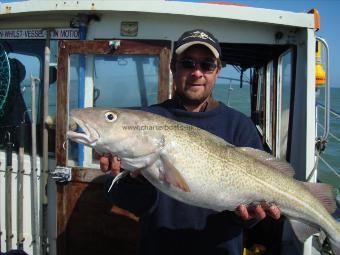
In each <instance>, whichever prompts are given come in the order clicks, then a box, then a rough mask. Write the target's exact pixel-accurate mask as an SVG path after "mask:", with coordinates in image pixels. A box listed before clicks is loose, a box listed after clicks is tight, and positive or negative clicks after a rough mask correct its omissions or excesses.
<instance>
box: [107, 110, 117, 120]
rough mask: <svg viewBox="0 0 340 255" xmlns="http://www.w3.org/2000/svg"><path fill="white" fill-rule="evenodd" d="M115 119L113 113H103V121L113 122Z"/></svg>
mask: <svg viewBox="0 0 340 255" xmlns="http://www.w3.org/2000/svg"><path fill="white" fill-rule="evenodd" d="M116 119H117V114H115V113H114V112H107V113H105V120H106V121H107V122H114V121H115V120H116Z"/></svg>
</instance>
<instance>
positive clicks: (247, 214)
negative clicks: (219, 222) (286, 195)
mask: <svg viewBox="0 0 340 255" xmlns="http://www.w3.org/2000/svg"><path fill="white" fill-rule="evenodd" d="M236 214H237V215H238V216H240V217H241V218H242V219H243V220H251V219H255V218H256V219H259V220H263V219H264V218H265V217H266V216H267V215H269V216H270V217H272V218H273V219H275V220H278V219H279V218H280V217H281V211H280V209H279V208H278V207H277V206H275V205H268V204H265V203H262V204H257V205H256V206H253V205H251V206H246V205H240V206H239V207H238V208H237V210H236Z"/></svg>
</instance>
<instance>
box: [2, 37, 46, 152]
mask: <svg viewBox="0 0 340 255" xmlns="http://www.w3.org/2000/svg"><path fill="white" fill-rule="evenodd" d="M1 43H3V45H5V48H6V50H7V54H8V58H9V63H10V84H9V88H8V93H7V97H6V99H5V102H4V105H3V108H2V109H1V113H0V144H2V145H3V144H4V143H5V142H7V141H5V140H7V137H8V135H7V134H8V133H9V134H10V137H11V142H12V143H13V145H14V150H18V148H19V145H20V139H21V135H20V128H19V127H20V125H21V123H23V124H22V125H24V130H25V131H24V137H23V141H24V147H25V152H26V153H30V151H31V147H32V141H31V120H32V89H31V81H32V79H31V75H32V76H33V77H34V78H35V79H34V81H35V102H36V104H35V110H36V123H37V124H39V123H40V118H39V117H38V115H39V112H40V109H39V105H40V93H41V91H40V87H41V86H40V85H41V84H42V83H41V82H40V81H41V79H42V74H41V70H42V66H41V61H40V58H39V53H40V52H39V49H40V48H39V46H40V44H39V43H40V42H39V41H38V42H34V43H33V45H31V48H30V47H29V46H28V45H27V41H26V40H8V41H1ZM33 46H34V47H33ZM37 132H39V129H38V128H37ZM39 138H40V136H39V134H37V139H38V140H37V142H36V144H37V145H38V146H39V144H40V143H39ZM38 151H39V148H38Z"/></svg>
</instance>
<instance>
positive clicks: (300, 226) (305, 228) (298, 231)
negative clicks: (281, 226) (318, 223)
mask: <svg viewBox="0 0 340 255" xmlns="http://www.w3.org/2000/svg"><path fill="white" fill-rule="evenodd" d="M289 223H290V225H291V226H292V228H293V231H294V233H295V235H296V237H297V238H298V239H299V241H300V242H301V243H303V242H304V241H306V239H307V238H308V237H310V236H311V235H313V234H315V233H319V232H320V230H319V229H316V228H314V227H312V226H310V225H307V224H305V223H303V222H301V221H297V220H293V219H289Z"/></svg>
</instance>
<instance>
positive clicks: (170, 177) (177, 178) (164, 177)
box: [159, 155, 190, 192]
mask: <svg viewBox="0 0 340 255" xmlns="http://www.w3.org/2000/svg"><path fill="white" fill-rule="evenodd" d="M161 161H162V166H161V169H160V171H159V179H160V180H161V181H164V182H166V183H168V184H170V185H172V186H174V187H177V188H179V189H181V190H182V191H184V192H189V191H190V189H189V186H188V184H187V183H186V181H185V180H184V178H183V176H182V175H181V173H180V172H179V171H178V170H177V169H176V167H174V166H173V164H172V163H171V162H170V161H169V159H168V158H167V157H166V156H163V155H162V156H161Z"/></svg>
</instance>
